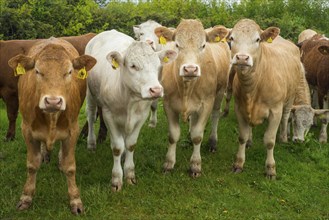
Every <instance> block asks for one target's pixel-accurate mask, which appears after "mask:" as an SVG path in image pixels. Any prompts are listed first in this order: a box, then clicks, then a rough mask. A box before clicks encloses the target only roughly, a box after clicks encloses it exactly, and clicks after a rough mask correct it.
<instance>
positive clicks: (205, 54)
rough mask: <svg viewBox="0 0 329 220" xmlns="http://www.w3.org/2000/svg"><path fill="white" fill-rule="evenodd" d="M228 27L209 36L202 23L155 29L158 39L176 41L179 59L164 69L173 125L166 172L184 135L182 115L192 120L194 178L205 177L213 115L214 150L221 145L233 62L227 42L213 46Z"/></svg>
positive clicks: (185, 22) (184, 22) (166, 101)
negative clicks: (205, 143) (204, 149)
mask: <svg viewBox="0 0 329 220" xmlns="http://www.w3.org/2000/svg"><path fill="white" fill-rule="evenodd" d="M227 32H228V31H227V30H226V28H224V27H218V28H214V29H213V30H212V31H210V32H209V33H206V32H205V30H204V28H203V25H202V23H201V22H200V21H198V20H182V21H181V23H180V24H179V25H178V27H177V29H176V30H174V31H173V30H170V29H169V28H166V27H159V28H156V29H155V33H156V34H157V36H158V37H159V38H160V37H163V38H165V39H166V41H174V43H175V44H176V48H177V50H178V57H177V59H176V60H175V61H174V62H173V63H170V64H167V65H164V66H163V71H162V85H163V87H164V101H163V102H164V109H165V113H166V116H167V119H168V123H169V148H168V152H167V155H166V162H165V163H164V169H165V171H170V170H171V169H173V168H174V165H175V162H176V144H177V141H178V139H179V136H180V127H179V115H180V114H181V115H182V119H183V121H184V122H186V121H187V119H188V118H189V120H190V135H191V140H192V142H193V147H194V150H193V154H192V156H191V159H190V171H191V176H192V177H198V176H199V175H200V174H201V155H200V146H201V142H202V139H203V133H204V128H205V125H206V123H207V120H208V118H209V116H210V114H211V112H212V130H211V135H210V138H209V141H210V144H211V146H210V150H211V151H215V150H216V146H217V125H218V120H219V113H220V112H219V110H220V105H221V101H222V98H223V95H224V91H225V88H226V85H227V77H228V70H229V63H230V51H229V47H228V45H227V44H226V43H217V44H216V43H213V44H210V43H208V42H207V41H210V42H214V41H215V38H216V37H219V38H223V37H224V36H225V35H226V34H227Z"/></svg>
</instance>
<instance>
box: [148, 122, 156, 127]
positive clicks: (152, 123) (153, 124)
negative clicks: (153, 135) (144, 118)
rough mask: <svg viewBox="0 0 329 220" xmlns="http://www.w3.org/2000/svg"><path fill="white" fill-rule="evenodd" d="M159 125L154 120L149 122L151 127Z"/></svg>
mask: <svg viewBox="0 0 329 220" xmlns="http://www.w3.org/2000/svg"><path fill="white" fill-rule="evenodd" d="M156 126H157V125H156V123H154V122H150V123H149V127H150V128H155V127H156Z"/></svg>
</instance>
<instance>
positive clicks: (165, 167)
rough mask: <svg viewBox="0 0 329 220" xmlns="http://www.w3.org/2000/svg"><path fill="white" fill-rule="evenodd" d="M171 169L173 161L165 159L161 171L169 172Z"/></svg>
mask: <svg viewBox="0 0 329 220" xmlns="http://www.w3.org/2000/svg"><path fill="white" fill-rule="evenodd" d="M173 169H174V163H173V162H170V161H166V162H165V163H164V164H163V171H164V173H169V172H171V171H172V170H173Z"/></svg>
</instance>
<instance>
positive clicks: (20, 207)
mask: <svg viewBox="0 0 329 220" xmlns="http://www.w3.org/2000/svg"><path fill="white" fill-rule="evenodd" d="M31 204H32V200H31V201H26V200H20V201H19V202H18V203H17V205H16V209H17V210H19V211H23V210H26V209H28V208H29V207H30V206H31Z"/></svg>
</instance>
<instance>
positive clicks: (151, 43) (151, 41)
mask: <svg viewBox="0 0 329 220" xmlns="http://www.w3.org/2000/svg"><path fill="white" fill-rule="evenodd" d="M146 43H148V44H149V45H151V46H152V45H153V44H154V42H153V40H146Z"/></svg>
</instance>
